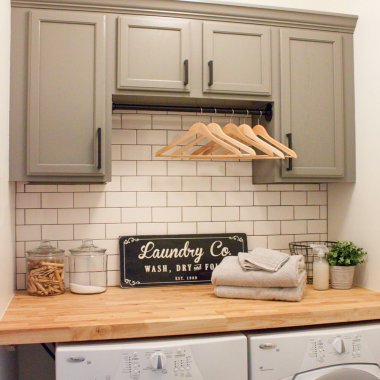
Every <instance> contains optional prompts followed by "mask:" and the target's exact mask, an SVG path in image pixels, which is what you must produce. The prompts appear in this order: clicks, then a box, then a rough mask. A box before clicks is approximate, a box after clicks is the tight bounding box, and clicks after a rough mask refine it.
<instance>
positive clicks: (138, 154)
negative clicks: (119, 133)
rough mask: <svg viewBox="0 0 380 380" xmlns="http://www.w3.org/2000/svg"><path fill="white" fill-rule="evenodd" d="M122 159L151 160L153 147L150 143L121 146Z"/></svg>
mask: <svg viewBox="0 0 380 380" xmlns="http://www.w3.org/2000/svg"><path fill="white" fill-rule="evenodd" d="M121 159H122V160H129V161H136V160H151V159H152V149H151V146H150V145H123V146H122V147H121Z"/></svg>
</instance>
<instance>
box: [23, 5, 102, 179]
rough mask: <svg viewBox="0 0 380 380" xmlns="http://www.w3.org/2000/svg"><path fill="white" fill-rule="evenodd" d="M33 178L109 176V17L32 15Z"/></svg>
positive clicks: (30, 101) (30, 152) (30, 155)
mask: <svg viewBox="0 0 380 380" xmlns="http://www.w3.org/2000/svg"><path fill="white" fill-rule="evenodd" d="M29 16H30V17H29V81H28V103H27V115H28V119H27V174H28V175H30V176H34V175H39V176H45V175H46V176H70V177H77V176H104V174H105V154H104V152H105V137H106V131H105V129H106V102H105V91H106V90H105V79H106V78H105V75H106V71H105V16H103V15H99V14H95V13H80V12H61V11H45V10H33V11H31V12H30V15H29Z"/></svg>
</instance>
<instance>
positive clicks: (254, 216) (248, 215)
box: [240, 206, 268, 220]
mask: <svg viewBox="0 0 380 380" xmlns="http://www.w3.org/2000/svg"><path fill="white" fill-rule="evenodd" d="M267 219H268V209H267V207H265V206H249V207H240V220H267Z"/></svg>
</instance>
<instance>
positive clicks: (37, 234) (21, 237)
mask: <svg viewBox="0 0 380 380" xmlns="http://www.w3.org/2000/svg"><path fill="white" fill-rule="evenodd" d="M28 240H33V241H35V240H41V226H39V225H38V226H34V225H30V226H16V241H28Z"/></svg>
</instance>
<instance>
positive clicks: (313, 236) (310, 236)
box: [294, 234, 320, 242]
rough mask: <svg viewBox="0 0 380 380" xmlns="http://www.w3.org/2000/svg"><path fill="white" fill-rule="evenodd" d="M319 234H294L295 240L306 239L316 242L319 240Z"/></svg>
mask: <svg viewBox="0 0 380 380" xmlns="http://www.w3.org/2000/svg"><path fill="white" fill-rule="evenodd" d="M319 240H320V238H319V234H301V235H294V241H296V242H301V241H306V242H315V241H319Z"/></svg>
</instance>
